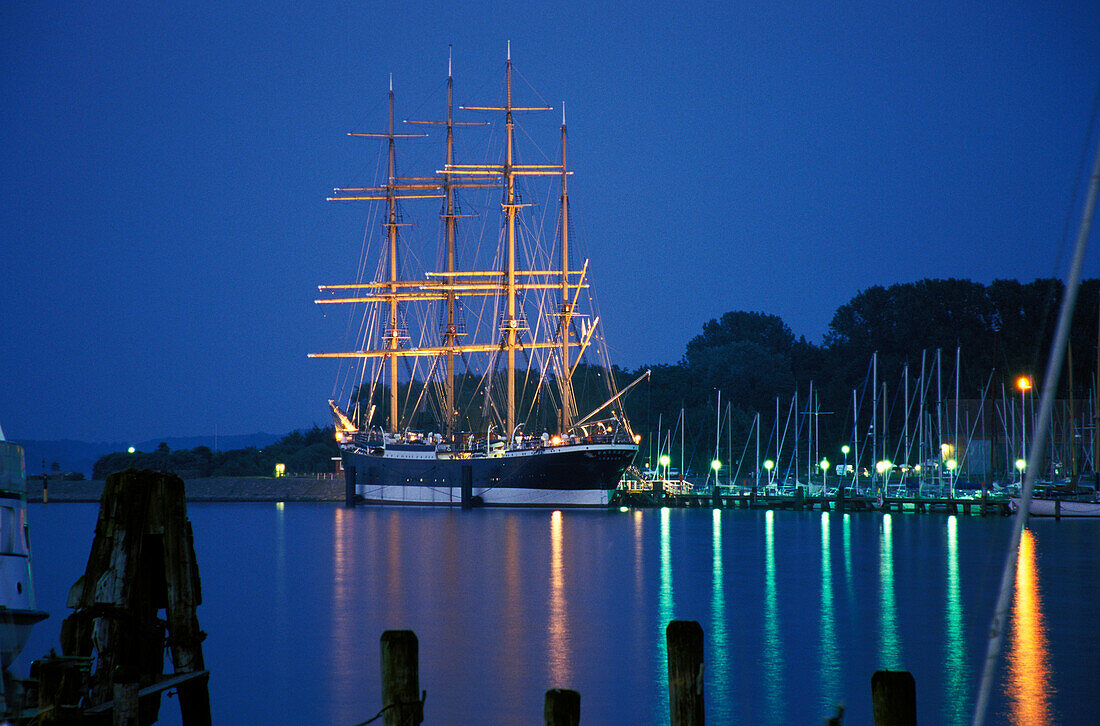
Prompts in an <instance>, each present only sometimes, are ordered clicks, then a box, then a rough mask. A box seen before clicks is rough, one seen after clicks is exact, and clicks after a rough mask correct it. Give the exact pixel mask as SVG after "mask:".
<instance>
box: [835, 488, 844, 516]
mask: <svg viewBox="0 0 1100 726" xmlns="http://www.w3.org/2000/svg"><path fill="white" fill-rule="evenodd" d="M836 511H838V512H841V513H843V512H844V481H843V480H841V482H840V484H839V485H838V486H837V488H836Z"/></svg>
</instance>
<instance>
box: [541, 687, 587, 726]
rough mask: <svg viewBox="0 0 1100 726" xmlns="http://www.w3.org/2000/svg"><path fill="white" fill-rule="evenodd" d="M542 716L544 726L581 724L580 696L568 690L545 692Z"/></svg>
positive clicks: (557, 689)
mask: <svg viewBox="0 0 1100 726" xmlns="http://www.w3.org/2000/svg"><path fill="white" fill-rule="evenodd" d="M542 716H543V719H544V721H545V723H546V726H577V724H579V723H580V722H581V694H579V693H577V692H576V691H571V690H569V689H568V688H551V689H550V690H549V691H547V692H546V705H545V706H544V707H543V709H542Z"/></svg>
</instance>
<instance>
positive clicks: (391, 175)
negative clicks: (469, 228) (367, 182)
mask: <svg viewBox="0 0 1100 726" xmlns="http://www.w3.org/2000/svg"><path fill="white" fill-rule="evenodd" d="M389 115H390V125H389V148H388V150H387V163H386V172H387V176H386V205H387V209H388V211H389V215H388V221H387V223H386V232H387V237H388V239H389V261H390V277H389V291H390V299H389V301H388V302H389V309H390V311H389V313H390V320H389V330H388V331H387V336H386V337H387V338H388V340H387V341H386V344H387V345H386V347H388V348H389V349H390V350H391V351H396V350H397V346H398V342H399V335H398V330H397V194H396V192H397V170H396V164H395V160H394V156H395V151H394V134H393V78H392V77H391V78H390V91H389ZM388 357H389V382H390V422H389V424H390V425H389V428H390V433H391V434H393V433H397V428H398V420H397V356H396V355H395V354H394V353H390V355H389V356H388Z"/></svg>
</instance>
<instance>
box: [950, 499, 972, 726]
mask: <svg viewBox="0 0 1100 726" xmlns="http://www.w3.org/2000/svg"><path fill="white" fill-rule="evenodd" d="M958 524H959V523H958V518H957V517H956V516H955V515H953V514H952V515H950V516H949V517H948V518H947V582H946V591H947V612H946V618H945V619H946V622H945V623H944V626H945V627H944V633H945V636H946V637H945V638H944V664H945V666H946V668H947V673H946V675H947V694H946V695H947V698H946V699H945V700H944V721H945V722H949V723H966V719H967V715H968V712H969V709H968V708H967V704H968V703H969V702H970V696H969V688H967V686H968V684H969V678H970V674H969V669H968V668H967V665H966V643H965V641H964V639H963V616H964V613H963V606H962V595H961V587H960V583H959V533H958Z"/></svg>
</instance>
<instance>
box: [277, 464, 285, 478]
mask: <svg viewBox="0 0 1100 726" xmlns="http://www.w3.org/2000/svg"><path fill="white" fill-rule="evenodd" d="M275 476H286V464H276V465H275Z"/></svg>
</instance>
